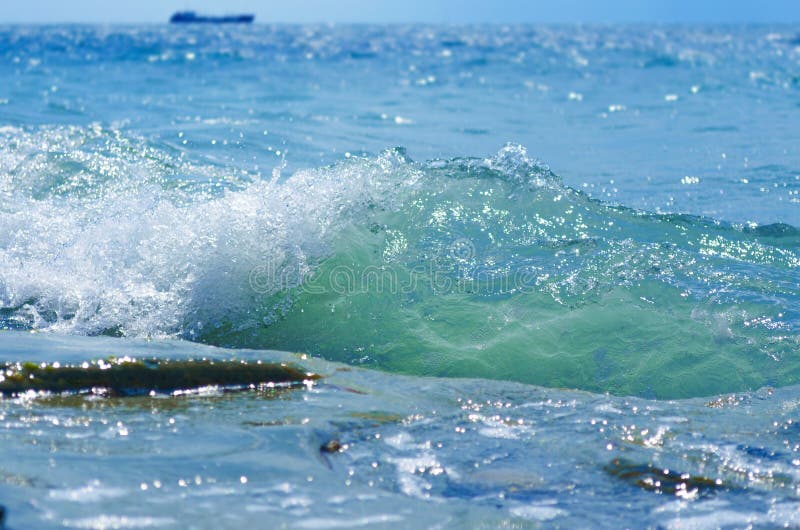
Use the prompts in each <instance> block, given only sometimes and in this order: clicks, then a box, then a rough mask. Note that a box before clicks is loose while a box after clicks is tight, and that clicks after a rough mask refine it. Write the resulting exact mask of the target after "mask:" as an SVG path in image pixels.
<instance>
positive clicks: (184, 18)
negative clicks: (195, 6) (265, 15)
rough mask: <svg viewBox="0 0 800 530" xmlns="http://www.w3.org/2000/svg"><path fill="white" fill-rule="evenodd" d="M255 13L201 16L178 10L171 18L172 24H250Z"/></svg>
mask: <svg viewBox="0 0 800 530" xmlns="http://www.w3.org/2000/svg"><path fill="white" fill-rule="evenodd" d="M255 18H256V16H255V15H249V14H247V15H224V16H221V17H209V16H201V15H198V14H197V13H195V12H194V11H178V12H177V13H175V14H174V15H172V17H171V18H170V19H169V21H170V22H171V23H172V24H250V23H252V22H253V20H255Z"/></svg>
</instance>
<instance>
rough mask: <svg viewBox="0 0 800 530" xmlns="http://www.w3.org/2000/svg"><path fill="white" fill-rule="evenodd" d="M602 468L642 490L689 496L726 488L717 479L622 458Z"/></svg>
mask: <svg viewBox="0 0 800 530" xmlns="http://www.w3.org/2000/svg"><path fill="white" fill-rule="evenodd" d="M604 469H605V471H606V472H607V473H608V474H609V475H611V476H613V477H617V478H618V479H621V480H624V481H625V482H627V483H629V484H632V485H634V486H638V487H640V488H642V489H643V490H646V491H652V492H654V493H666V494H669V495H675V496H677V497H684V498H691V497H695V496H698V495H706V494H709V493H713V492H715V491H719V490H725V489H728V487H727V486H725V485H724V484H723V483H722V481H721V480H719V479H711V478H707V477H703V476H697V475H690V474H689V473H679V472H677V471H673V470H671V469H663V468H660V467H656V466H653V465H652V464H636V463H634V462H631V461H630V460H626V459H623V458H615V459H614V460H612V461H611V462H610V463H609V464H608V465H607V466H605V468H604Z"/></svg>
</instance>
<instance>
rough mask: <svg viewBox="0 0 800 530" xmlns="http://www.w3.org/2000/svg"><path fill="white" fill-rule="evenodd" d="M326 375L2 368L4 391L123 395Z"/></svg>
mask: <svg viewBox="0 0 800 530" xmlns="http://www.w3.org/2000/svg"><path fill="white" fill-rule="evenodd" d="M319 377H320V376H318V375H316V374H310V373H306V372H304V371H302V370H301V369H299V368H297V367H293V366H290V365H287V364H284V363H263V362H260V361H259V362H243V361H213V360H207V359H202V360H187V361H169V360H160V359H148V360H136V359H131V358H127V357H126V358H124V359H111V360H107V361H103V360H100V361H93V362H91V363H89V362H85V363H82V364H81V365H77V366H62V365H60V364H58V363H53V364H38V365H37V364H33V363H15V364H6V365H2V366H0V394H2V395H6V396H13V395H17V394H21V393H24V392H28V391H31V390H32V391H46V392H54V393H73V394H83V393H93V394H102V395H110V396H117V397H125V396H138V395H145V394H150V393H156V394H174V393H176V392H181V391H191V390H193V389H198V388H202V387H208V386H214V387H219V388H221V389H223V390H242V389H248V388H261V387H265V388H270V387H275V386H281V387H291V386H296V385H302V384H305V383H307V382H308V381H313V380H316V379H319Z"/></svg>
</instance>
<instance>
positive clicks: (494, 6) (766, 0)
mask: <svg viewBox="0 0 800 530" xmlns="http://www.w3.org/2000/svg"><path fill="white" fill-rule="evenodd" d="M2 4H3V6H2V9H0V23H4V22H41V23H47V22H163V21H165V20H167V18H169V15H170V14H171V13H172V12H173V11H176V10H180V9H188V8H191V9H194V10H197V11H202V12H204V13H227V12H239V11H241V12H251V13H255V14H256V16H257V21H259V22H338V23H346V22H433V23H479V22H500V23H513V22H532V23H537V22H538V23H552V22H589V23H591V22H729V23H742V22H800V0H527V1H526V0H505V1H503V0H496V1H491V0H282V1H277V0H2Z"/></svg>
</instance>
